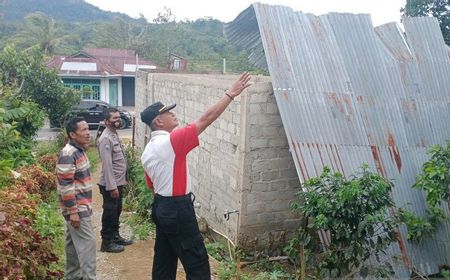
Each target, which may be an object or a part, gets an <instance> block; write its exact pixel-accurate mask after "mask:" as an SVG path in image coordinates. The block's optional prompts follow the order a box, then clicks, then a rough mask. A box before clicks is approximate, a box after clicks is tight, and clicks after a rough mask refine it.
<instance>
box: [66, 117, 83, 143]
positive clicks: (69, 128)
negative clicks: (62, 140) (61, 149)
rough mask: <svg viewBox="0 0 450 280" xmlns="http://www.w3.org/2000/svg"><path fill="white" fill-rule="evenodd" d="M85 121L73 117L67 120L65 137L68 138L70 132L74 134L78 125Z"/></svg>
mask: <svg viewBox="0 0 450 280" xmlns="http://www.w3.org/2000/svg"><path fill="white" fill-rule="evenodd" d="M82 121H86V120H85V119H84V118H83V117H79V116H75V117H73V118H71V119H69V120H68V121H67V123H66V132H67V136H68V137H69V138H70V133H71V132H76V131H77V129H78V123H80V122H82Z"/></svg>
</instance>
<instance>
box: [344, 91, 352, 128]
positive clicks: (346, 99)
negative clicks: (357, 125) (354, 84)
mask: <svg viewBox="0 0 450 280" xmlns="http://www.w3.org/2000/svg"><path fill="white" fill-rule="evenodd" d="M344 103H345V107H346V108H347V110H346V111H347V121H349V122H350V121H351V120H352V118H351V117H352V115H353V110H352V103H351V101H350V98H349V96H348V95H344Z"/></svg>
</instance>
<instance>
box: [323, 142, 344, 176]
mask: <svg viewBox="0 0 450 280" xmlns="http://www.w3.org/2000/svg"><path fill="white" fill-rule="evenodd" d="M325 151H326V152H327V156H328V158H329V159H330V162H331V167H332V168H333V170H336V171H339V172H340V171H341V170H340V167H339V166H338V165H337V162H336V157H335V156H334V153H333V150H332V147H331V145H330V144H325ZM330 152H331V155H330ZM341 173H342V172H341Z"/></svg>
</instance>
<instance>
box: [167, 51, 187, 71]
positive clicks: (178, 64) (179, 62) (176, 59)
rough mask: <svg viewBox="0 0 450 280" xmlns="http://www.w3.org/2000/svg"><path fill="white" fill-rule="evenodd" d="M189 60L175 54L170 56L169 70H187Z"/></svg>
mask: <svg viewBox="0 0 450 280" xmlns="http://www.w3.org/2000/svg"><path fill="white" fill-rule="evenodd" d="M186 68H187V59H185V58H184V57H182V56H179V55H177V54H174V53H170V55H169V69H170V70H186Z"/></svg>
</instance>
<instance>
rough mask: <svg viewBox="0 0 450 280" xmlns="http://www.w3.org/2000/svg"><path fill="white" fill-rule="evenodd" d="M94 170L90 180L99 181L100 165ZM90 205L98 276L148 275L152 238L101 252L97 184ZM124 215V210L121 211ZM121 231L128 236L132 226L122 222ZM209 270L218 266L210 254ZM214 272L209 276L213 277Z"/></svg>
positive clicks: (105, 279) (108, 279)
mask: <svg viewBox="0 0 450 280" xmlns="http://www.w3.org/2000/svg"><path fill="white" fill-rule="evenodd" d="M96 169H97V170H96V172H94V173H93V174H92V177H93V178H92V179H93V182H94V183H96V182H98V178H99V176H100V170H99V169H100V166H99V167H98V168H96ZM93 208H94V215H93V219H92V223H93V226H94V231H95V235H96V240H97V279H98V280H129V279H130V280H141V279H151V269H152V263H153V246H154V239H153V237H150V238H149V239H148V240H143V241H142V240H138V241H136V240H135V243H134V244H132V245H130V246H126V247H125V251H123V252H121V253H115V254H114V253H104V252H101V251H100V243H101V237H100V229H101V219H102V196H101V194H100V192H99V190H98V188H95V187H94V191H93ZM122 215H124V214H122ZM120 233H121V235H122V236H124V237H127V238H129V237H130V236H131V229H130V228H129V227H128V225H126V224H123V223H122V224H121V228H120ZM210 263H211V270H212V271H216V268H217V266H218V264H217V262H215V261H214V260H213V259H212V258H211V257H210ZM215 275H216V274H215V273H213V276H212V277H211V279H216V277H215ZM183 279H186V275H185V273H184V270H183V267H182V266H181V264H180V263H179V265H178V272H177V280H183Z"/></svg>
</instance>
